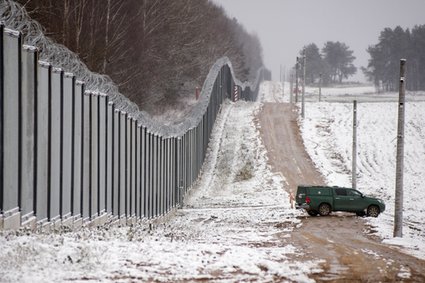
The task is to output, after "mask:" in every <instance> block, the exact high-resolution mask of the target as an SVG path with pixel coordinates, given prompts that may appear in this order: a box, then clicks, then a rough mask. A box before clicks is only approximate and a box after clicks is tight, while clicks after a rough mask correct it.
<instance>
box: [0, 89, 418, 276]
mask: <svg viewBox="0 0 425 283" xmlns="http://www.w3.org/2000/svg"><path fill="white" fill-rule="evenodd" d="M287 86H288V84H286V87H285V95H284V96H283V98H282V96H281V93H282V88H281V85H279V84H275V83H265V84H263V85H262V88H261V90H260V92H261V93H262V94H263V95H264V96H263V97H262V98H261V101H264V102H267V101H268V102H282V101H288V93H289V90H288V87H287ZM347 91H349V90H344V92H347ZM353 91H355V92H356V95H358V94H359V93H361V92H360V91H358V90H353ZM336 95H338V93H336ZM389 95H391V94H389ZM351 107H352V106H351V103H328V102H321V103H312V102H309V103H307V105H306V118H305V120H304V121H300V124H301V127H302V132H303V137H304V141H305V144H306V146H307V149H308V152H309V154H310V155H311V157H312V158H313V160H314V161H315V163H316V166H317V167H318V168H319V169H320V170H321V172H322V173H323V174H324V175H325V176H326V178H327V179H328V181H329V183H330V184H334V185H343V186H349V185H350V183H351V181H350V176H351V169H350V168H351V123H352V120H351V113H352V109H351ZM424 107H425V102H412V103H408V104H407V105H406V113H407V121H406V146H405V152H406V157H405V168H406V169H405V178H404V180H405V194H404V196H405V212H404V216H405V222H404V223H405V225H404V234H405V237H404V238H403V239H392V225H393V213H394V179H395V147H396V139H395V137H396V122H395V121H396V112H397V103H381V102H380V103H359V105H358V115H359V117H358V119H359V128H358V134H359V137H358V150H359V155H358V167H359V168H358V188H359V189H360V190H361V191H363V192H364V193H366V194H373V195H376V196H378V197H381V198H383V199H384V200H385V201H386V204H387V210H386V211H385V212H384V213H383V214H382V215H380V216H379V217H378V218H376V219H369V220H368V221H370V223H371V224H372V225H373V226H374V227H376V230H377V233H378V234H379V235H380V236H381V237H383V238H384V239H385V241H386V242H388V243H391V244H396V245H403V246H404V247H406V249H407V251H408V252H411V253H414V254H415V255H416V256H418V257H421V258H424V256H425V246H424V242H425V232H424V228H423V223H424V222H423V219H424V216H425V213H424V208H423V207H421V204H422V202H421V200H422V199H423V196H422V194H423V190H421V181H423V180H424V177H423V176H425V165H424V164H425V158H424V157H425V154H424V153H425V130H424V123H425V117H424V116H425V111H423V109H424ZM259 108H260V103H246V102H238V103H231V102H226V103H225V104H224V105H223V108H222V110H221V113H220V115H219V117H218V120H217V124H216V126H215V128H214V131H213V140H212V141H211V143H210V145H211V146H212V147H211V149H210V152H209V154H208V156H207V160H206V163H205V165H204V168H203V171H204V174H203V175H202V177H201V178H200V180H198V182H197V183H196V184H195V186H194V188H193V190H192V191H191V195H190V196H188V198H187V199H186V202H185V206H184V207H183V208H182V209H179V210H176V211H174V212H173V213H172V214H171V215H168V216H167V221H166V219H163V220H162V221H158V222H156V223H160V224H154V228H153V229H149V223H148V222H147V221H143V222H140V223H138V224H137V225H136V226H134V227H122V228H119V227H114V226H106V227H102V228H99V229H88V228H85V229H83V230H81V231H77V232H57V233H50V234H40V233H29V232H26V231H19V232H10V231H9V232H8V231H3V232H0V282H17V281H19V282H62V281H77V282H83V281H84V282H94V281H97V282H98V281H102V282H105V281H106V282H129V281H167V282H172V281H185V280H213V281H221V282H223V281H224V282H234V281H250V280H258V281H273V280H282V279H287V280H291V281H297V282H310V281H312V280H310V279H309V278H308V275H309V274H311V273H314V272H318V271H320V270H319V267H318V266H319V264H320V261H313V262H297V261H294V260H293V259H292V260H289V259H288V257H289V256H291V255H294V254H298V253H302V251H298V250H296V248H295V247H294V246H291V245H287V244H285V242H284V241H282V239H285V238H287V237H289V236H290V233H291V231H292V230H293V228H294V227H295V226H296V225H300V221H299V220H298V219H297V216H298V215H299V213H300V212H299V211H294V210H292V209H291V208H290V206H289V202H288V195H287V193H286V192H285V191H284V190H283V186H284V185H283V184H284V180H283V178H282V177H281V176H280V175H277V174H274V173H272V171H271V170H270V168H269V167H268V165H267V158H266V151H265V148H264V146H263V145H262V143H261V139H260V138H259V132H258V125H257V124H256V122H255V119H254V116H255V113H256V112H257V111H259Z"/></svg>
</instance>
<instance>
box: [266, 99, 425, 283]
mask: <svg viewBox="0 0 425 283" xmlns="http://www.w3.org/2000/svg"><path fill="white" fill-rule="evenodd" d="M297 117H298V114H297V110H296V109H295V108H294V107H292V106H291V105H290V104H287V103H265V104H264V106H263V109H262V111H260V113H259V117H258V119H259V123H260V125H261V135H262V139H263V142H264V144H265V146H266V148H267V150H268V154H269V162H270V164H271V166H272V167H273V169H274V170H276V171H277V172H280V173H281V174H282V175H283V176H284V177H285V179H286V182H287V186H286V189H287V190H289V191H292V192H295V191H296V186H297V185H298V184H323V183H324V180H323V178H322V176H321V175H320V174H319V173H318V172H317V171H316V169H315V167H314V165H313V164H312V161H311V159H310V158H309V156H308V154H307V153H306V151H305V149H304V145H303V142H302V138H301V135H300V133H299V128H298V124H297ZM306 215H307V214H306ZM371 229H372V228H371V227H369V226H367V225H366V224H365V220H364V219H363V218H360V217H357V216H354V215H352V214H344V213H334V215H333V216H329V217H309V216H306V217H303V220H302V225H301V226H300V227H299V228H297V229H295V231H294V232H293V233H292V234H291V238H289V239H288V240H287V241H288V242H290V243H291V244H293V245H295V246H296V247H297V248H299V249H300V250H304V251H305V254H304V255H303V256H302V259H305V260H311V259H323V263H322V268H323V270H324V271H323V272H322V273H319V274H314V275H313V279H315V280H316V281H318V282H400V281H401V282H425V261H424V260H420V259H417V258H415V257H412V256H410V255H407V254H404V253H402V252H400V251H399V250H398V249H397V248H396V247H390V246H388V245H384V244H381V243H380V239H377V238H374V237H372V236H371ZM297 260H299V258H297Z"/></svg>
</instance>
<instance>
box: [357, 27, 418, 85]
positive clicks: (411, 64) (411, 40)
mask: <svg viewBox="0 0 425 283" xmlns="http://www.w3.org/2000/svg"><path fill="white" fill-rule="evenodd" d="M367 51H368V52H369V54H370V59H369V64H368V66H367V68H363V72H364V73H365V75H366V76H367V78H368V79H369V80H370V81H371V82H373V83H374V84H375V85H376V86H377V87H380V88H381V89H383V90H386V91H396V90H397V89H398V87H399V76H400V71H399V70H400V59H406V60H407V63H406V66H407V68H406V77H407V80H406V88H407V89H409V90H425V25H420V26H415V27H414V28H413V29H412V30H409V29H405V30H403V28H401V27H400V26H397V27H396V28H394V29H391V28H385V29H384V30H383V31H382V32H381V34H380V36H379V42H378V44H376V45H372V46H370V47H369V48H368V49H367Z"/></svg>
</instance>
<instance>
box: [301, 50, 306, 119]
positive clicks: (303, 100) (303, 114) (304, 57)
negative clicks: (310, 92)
mask: <svg viewBox="0 0 425 283" xmlns="http://www.w3.org/2000/svg"><path fill="white" fill-rule="evenodd" d="M303 53H304V55H303V96H302V105H301V117H303V118H304V117H305V60H306V54H305V49H304V52H303Z"/></svg>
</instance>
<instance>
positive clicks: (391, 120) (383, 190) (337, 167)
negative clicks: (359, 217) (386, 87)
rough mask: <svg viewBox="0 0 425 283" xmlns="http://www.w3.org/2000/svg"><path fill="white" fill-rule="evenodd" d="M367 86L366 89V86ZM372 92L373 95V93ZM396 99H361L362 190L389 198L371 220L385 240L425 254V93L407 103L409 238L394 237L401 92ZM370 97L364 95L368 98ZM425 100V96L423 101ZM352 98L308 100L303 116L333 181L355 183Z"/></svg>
mask: <svg viewBox="0 0 425 283" xmlns="http://www.w3.org/2000/svg"><path fill="white" fill-rule="evenodd" d="M363 90H364V89H363ZM361 91H362V89H360V90H359V89H357V88H353V89H351V90H350V89H343V90H342V92H338V89H336V90H333V91H332V92H331V93H332V94H333V95H346V96H350V95H351V100H353V99H354V98H355V97H356V96H357V95H359V94H361ZM369 95H370V94H369ZM382 95H384V96H387V97H392V100H394V102H374V103H368V102H365V101H366V100H367V99H362V100H361V101H362V102H361V103H358V106H357V114H358V130H357V132H358V138H357V143H358V156H357V164H358V169H357V170H358V171H357V176H358V178H357V181H358V185H357V187H358V189H359V190H360V191H362V192H363V193H365V194H369V195H375V196H377V197H379V198H381V199H383V200H384V201H385V203H386V211H385V212H384V213H383V214H382V215H380V216H379V217H378V218H376V219H368V221H369V222H370V224H372V225H373V226H374V227H376V230H377V234H378V235H379V236H381V237H382V238H383V239H384V242H387V243H391V244H395V245H402V246H404V247H405V248H406V249H407V252H408V253H411V254H414V255H416V256H417V257H420V258H425V227H424V218H425V206H424V204H423V201H422V200H423V199H425V196H424V193H425V191H424V189H423V188H424V187H423V183H424V181H425V111H424V109H425V102H424V101H425V96H424V95H423V94H422V93H408V95H411V96H415V97H416V98H417V100H418V101H410V102H407V103H406V122H405V158H404V168H405V170H404V210H403V213H404V225H403V230H404V237H403V238H402V239H400V238H395V239H394V238H393V237H392V235H393V224H394V199H395V175H396V173H395V172H396V171H395V166H396V146H397V139H396V137H397V114H398V113H397V111H398V103H397V102H396V101H397V98H398V94H396V93H386V94H377V95H372V96H371V97H370V100H371V101H375V99H374V97H375V96H378V97H379V96H382ZM363 98H364V97H363ZM420 100H422V101H420ZM352 105H353V103H352V102H345V103H329V102H320V103H319V102H308V103H306V106H305V107H306V108H305V109H306V110H305V113H306V116H305V119H304V120H300V125H301V129H302V136H303V139H304V143H305V146H306V148H307V151H308V153H309V155H310V156H311V157H312V159H313V161H314V163H315V165H316V166H317V168H318V169H319V170H320V171H321V172H322V174H323V175H324V176H325V177H326V179H327V181H328V183H329V184H330V185H340V186H350V187H351V167H352V166H351V160H352V159H351V156H352V123H353V120H352V111H353V110H352V109H353V108H352V107H353V106H352Z"/></svg>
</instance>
